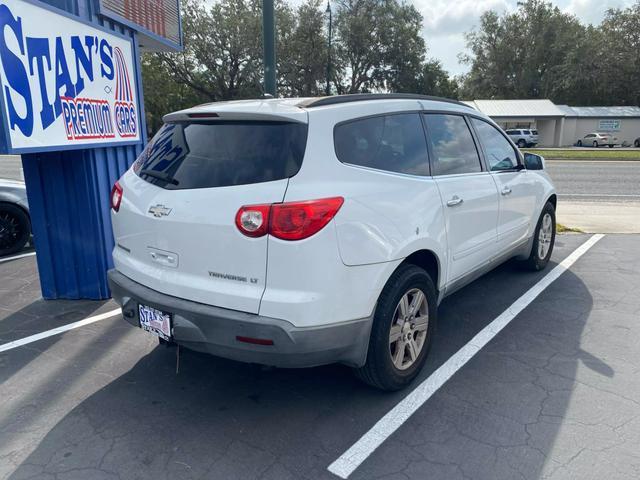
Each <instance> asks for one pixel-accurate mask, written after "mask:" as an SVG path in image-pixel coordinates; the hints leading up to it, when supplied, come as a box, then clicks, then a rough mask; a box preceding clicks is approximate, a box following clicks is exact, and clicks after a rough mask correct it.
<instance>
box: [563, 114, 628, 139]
mask: <svg viewBox="0 0 640 480" xmlns="http://www.w3.org/2000/svg"><path fill="white" fill-rule="evenodd" d="M600 120H605V119H604V118H603V119H600V118H577V119H575V122H576V127H575V131H574V135H573V138H567V136H566V135H565V139H566V140H569V141H568V142H567V145H573V144H574V143H575V142H576V141H577V140H578V139H579V138H582V137H584V136H585V135H586V134H587V133H593V132H607V130H602V129H600V128H599V122H600ZM618 120H620V130H618V131H611V132H610V133H612V134H613V135H615V136H616V137H618V140H619V141H620V142H626V143H627V144H628V145H633V141H634V140H635V139H636V138H638V137H640V118H620V119H618ZM565 130H566V126H565Z"/></svg>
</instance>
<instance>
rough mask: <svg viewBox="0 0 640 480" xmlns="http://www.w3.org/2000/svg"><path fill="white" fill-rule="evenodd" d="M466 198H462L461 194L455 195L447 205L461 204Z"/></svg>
mask: <svg viewBox="0 0 640 480" xmlns="http://www.w3.org/2000/svg"><path fill="white" fill-rule="evenodd" d="M462 202H464V200H462V199H461V198H460V197H459V196H457V195H454V196H453V197H452V198H451V200H449V201H448V202H447V207H455V206H456V205H460V204H461V203H462Z"/></svg>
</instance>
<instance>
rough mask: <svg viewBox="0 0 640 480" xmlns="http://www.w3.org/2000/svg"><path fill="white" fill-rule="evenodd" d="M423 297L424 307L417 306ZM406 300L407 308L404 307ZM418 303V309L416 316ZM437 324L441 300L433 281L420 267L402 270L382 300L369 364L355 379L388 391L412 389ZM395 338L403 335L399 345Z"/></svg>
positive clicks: (413, 266) (359, 370)
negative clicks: (438, 305)
mask: <svg viewBox="0 0 640 480" xmlns="http://www.w3.org/2000/svg"><path fill="white" fill-rule="evenodd" d="M412 292H413V293H412ZM420 293H421V294H422V296H423V297H422V300H424V303H420V305H417V302H418V301H421V297H420ZM405 299H406V303H404V307H403V306H402V305H401V304H403V301H405ZM414 302H416V305H417V307H418V308H417V309H416V311H415V312H413V313H412V310H411V307H412V306H413V303H414ZM403 313H404V314H405V316H404V317H403ZM412 315H413V316H412ZM425 317H426V318H425ZM436 320H437V296H436V289H435V286H434V283H433V280H432V279H431V277H430V276H429V274H428V273H427V272H426V271H425V270H423V269H422V268H420V267H417V266H415V265H412V264H405V265H402V266H400V268H398V269H397V270H396V271H395V272H394V273H393V275H391V278H390V279H389V281H388V282H387V284H386V285H385V287H384V289H383V290H382V293H381V294H380V297H379V298H378V303H377V305H376V309H375V313H374V316H373V324H372V326H371V335H370V337H369V349H368V352H367V361H366V363H365V364H364V366H362V367H361V368H358V369H354V373H355V375H356V376H357V377H358V378H359V379H360V380H362V381H363V382H365V383H367V384H369V385H371V386H373V387H375V388H378V389H380V390H385V391H395V390H400V389H402V388H404V387H406V386H407V385H409V384H410V383H411V382H412V381H413V380H414V379H415V378H416V376H417V375H418V374H419V373H420V370H421V369H422V367H423V366H424V363H425V361H426V359H427V355H428V354H429V349H430V347H431V340H432V337H433V331H434V325H435V323H436ZM405 325H406V326H405ZM392 327H393V328H394V331H392ZM392 335H394V336H395V335H399V336H398V337H397V339H396V341H395V342H394V341H393V340H392ZM399 349H401V350H399ZM416 350H418V351H416ZM405 360H406V364H405ZM399 367H400V368H399Z"/></svg>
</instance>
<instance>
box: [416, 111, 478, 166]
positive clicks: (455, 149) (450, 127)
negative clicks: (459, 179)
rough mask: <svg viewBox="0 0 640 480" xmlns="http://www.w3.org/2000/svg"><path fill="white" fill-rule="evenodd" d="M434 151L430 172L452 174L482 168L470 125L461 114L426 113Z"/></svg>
mask: <svg viewBox="0 0 640 480" xmlns="http://www.w3.org/2000/svg"><path fill="white" fill-rule="evenodd" d="M425 120H426V123H427V134H428V137H429V142H430V143H431V148H432V151H433V161H432V165H433V174H434V175H453V174H460V173H473V172H480V171H482V167H481V166H480V158H479V157H478V152H477V151H476V147H475V143H474V141H473V137H472V135H471V132H470V131H469V127H468V126H467V123H466V122H465V120H464V118H463V117H461V116H460V115H441V114H427V115H425Z"/></svg>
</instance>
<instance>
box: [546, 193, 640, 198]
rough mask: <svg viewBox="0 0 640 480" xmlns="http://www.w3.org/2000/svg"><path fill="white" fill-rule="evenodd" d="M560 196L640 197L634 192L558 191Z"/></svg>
mask: <svg viewBox="0 0 640 480" xmlns="http://www.w3.org/2000/svg"><path fill="white" fill-rule="evenodd" d="M557 195H558V196H559V197H631V198H640V195H637V194H633V193H558V194H557Z"/></svg>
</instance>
